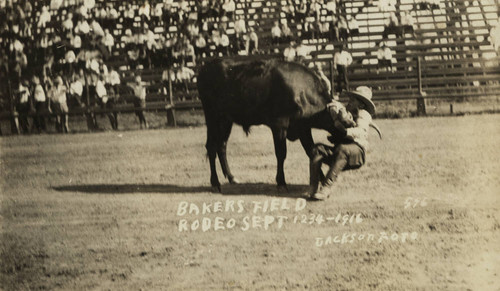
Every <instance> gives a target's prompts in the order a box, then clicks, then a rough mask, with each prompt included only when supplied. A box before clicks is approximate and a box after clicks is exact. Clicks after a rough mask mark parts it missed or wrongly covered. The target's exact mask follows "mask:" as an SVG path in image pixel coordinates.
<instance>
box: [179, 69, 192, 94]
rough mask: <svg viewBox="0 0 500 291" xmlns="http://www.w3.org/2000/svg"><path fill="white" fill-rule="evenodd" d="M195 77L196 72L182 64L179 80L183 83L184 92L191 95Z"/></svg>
mask: <svg viewBox="0 0 500 291" xmlns="http://www.w3.org/2000/svg"><path fill="white" fill-rule="evenodd" d="M194 75H195V74H194V71H193V70H192V69H190V68H188V67H187V66H185V65H184V63H182V64H181V67H180V69H179V70H178V71H177V80H179V81H180V82H181V83H182V85H183V89H184V92H185V93H187V94H188V93H189V84H190V83H191V80H192V79H193V77H194Z"/></svg>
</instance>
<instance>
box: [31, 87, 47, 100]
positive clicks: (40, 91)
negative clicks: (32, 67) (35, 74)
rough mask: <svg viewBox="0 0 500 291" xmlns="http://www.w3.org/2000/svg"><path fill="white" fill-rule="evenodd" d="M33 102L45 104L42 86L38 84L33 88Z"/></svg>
mask: <svg viewBox="0 0 500 291" xmlns="http://www.w3.org/2000/svg"><path fill="white" fill-rule="evenodd" d="M34 94H35V96H34V97H35V101H37V102H45V100H47V98H46V97H45V91H44V90H43V87H42V85H40V84H38V85H36V86H35V93H34Z"/></svg>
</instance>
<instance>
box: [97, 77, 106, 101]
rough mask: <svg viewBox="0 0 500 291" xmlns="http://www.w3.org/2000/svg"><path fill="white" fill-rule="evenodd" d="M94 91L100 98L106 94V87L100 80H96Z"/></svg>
mask: <svg viewBox="0 0 500 291" xmlns="http://www.w3.org/2000/svg"><path fill="white" fill-rule="evenodd" d="M95 91H96V93H97V96H99V98H101V99H102V97H104V96H106V95H107V92H106V87H104V83H103V82H102V81H101V80H99V81H97V84H96V86H95Z"/></svg>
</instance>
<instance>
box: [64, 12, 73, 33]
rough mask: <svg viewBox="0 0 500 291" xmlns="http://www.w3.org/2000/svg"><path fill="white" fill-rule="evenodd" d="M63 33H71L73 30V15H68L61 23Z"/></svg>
mask: <svg viewBox="0 0 500 291" xmlns="http://www.w3.org/2000/svg"><path fill="white" fill-rule="evenodd" d="M62 28H63V31H66V32H67V31H72V30H73V13H71V12H70V13H68V15H67V16H66V19H65V20H64V21H63V23H62Z"/></svg>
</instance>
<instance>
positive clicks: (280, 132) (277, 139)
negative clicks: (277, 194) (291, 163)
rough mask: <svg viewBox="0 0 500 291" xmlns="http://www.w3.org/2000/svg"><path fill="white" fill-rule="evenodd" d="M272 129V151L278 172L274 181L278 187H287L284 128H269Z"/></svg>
mask: <svg viewBox="0 0 500 291" xmlns="http://www.w3.org/2000/svg"><path fill="white" fill-rule="evenodd" d="M271 130H272V131H273V139H274V151H275V153H276V160H277V161H278V172H277V173H276V182H277V183H278V189H283V188H284V189H287V188H286V182H285V171H284V164H285V159H286V128H271Z"/></svg>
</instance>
